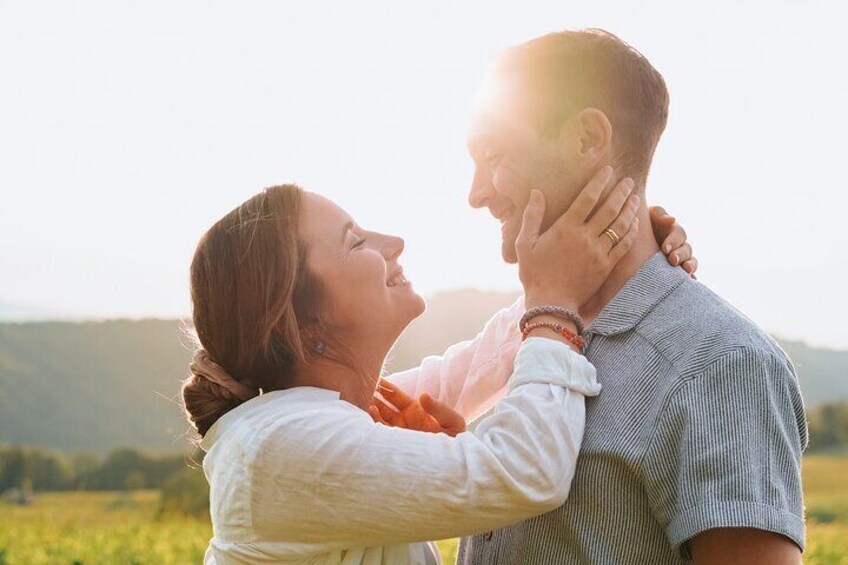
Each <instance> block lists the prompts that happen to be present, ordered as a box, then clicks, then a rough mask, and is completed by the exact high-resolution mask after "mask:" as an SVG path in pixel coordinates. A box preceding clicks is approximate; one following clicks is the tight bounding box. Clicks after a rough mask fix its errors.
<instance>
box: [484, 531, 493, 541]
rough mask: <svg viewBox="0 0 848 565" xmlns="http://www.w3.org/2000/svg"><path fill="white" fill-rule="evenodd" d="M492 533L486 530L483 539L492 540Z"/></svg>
mask: <svg viewBox="0 0 848 565" xmlns="http://www.w3.org/2000/svg"><path fill="white" fill-rule="evenodd" d="M492 533H493V532H486V533H485V534H483V539H484V540H486V541H489V540H491V539H492Z"/></svg>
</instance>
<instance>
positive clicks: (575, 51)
mask: <svg viewBox="0 0 848 565" xmlns="http://www.w3.org/2000/svg"><path fill="white" fill-rule="evenodd" d="M493 73H494V75H493V77H492V78H494V79H495V80H496V81H497V79H498V77H499V76H508V77H509V78H510V79H515V78H517V79H518V80H519V81H520V82H519V84H520V85H521V86H520V94H519V97H521V98H523V99H522V100H521V103H524V104H525V105H526V109H527V110H528V111H529V112H530V115H531V119H533V120H534V121H536V123H537V126H538V129H539V131H540V133H542V134H543V135H545V136H549V137H552V136H556V135H558V133H559V131H560V129H561V128H562V125H563V124H564V123H565V121H566V120H568V119H569V118H570V117H571V116H573V115H574V114H576V113H577V112H579V111H580V110H583V109H584V108H597V109H598V110H601V111H602V112H604V113H605V114H606V115H607V117H608V118H609V120H610V123H611V124H612V127H613V150H614V151H615V152H616V157H617V161H618V164H619V166H621V167H623V172H624V173H626V174H629V175H631V176H638V177H641V178H647V176H648V170H649V169H650V165H651V160H652V159H653V156H654V150H655V149H656V146H657V142H658V141H659V139H660V136H661V135H662V133H663V130H664V129H665V125H666V121H667V120H668V102H669V97H668V90H667V88H666V85H665V81H664V80H663V77H662V75H660V73H659V72H658V71H657V70H656V69H655V68H654V67H653V66H652V65H651V63H649V62H648V60H647V59H646V58H645V57H644V56H643V55H642V54H641V53H639V52H638V51H637V50H636V49H634V48H633V47H631V46H630V45H628V44H627V43H625V42H624V41H622V40H621V39H619V38H618V37H616V36H615V35H613V34H611V33H609V32H607V31H604V30H600V29H588V30H580V31H561V32H555V33H549V34H547V35H543V36H542V37H539V38H536V39H534V40H532V41H528V42H527V43H523V44H521V45H518V46H515V47H512V48H510V49H507V50H506V51H504V52H503V53H501V54H500V55H499V56H498V57H497V58H496V60H495V62H494V65H493Z"/></svg>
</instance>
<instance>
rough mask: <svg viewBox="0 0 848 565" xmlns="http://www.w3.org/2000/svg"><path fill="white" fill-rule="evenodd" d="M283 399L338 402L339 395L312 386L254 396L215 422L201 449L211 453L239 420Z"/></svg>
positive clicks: (201, 442) (208, 431) (204, 438)
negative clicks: (217, 442)
mask: <svg viewBox="0 0 848 565" xmlns="http://www.w3.org/2000/svg"><path fill="white" fill-rule="evenodd" d="M282 398H290V399H291V398H298V399H300V400H318V401H321V400H338V399H339V393H338V392H336V391H334V390H327V389H323V388H317V387H311V386H297V387H292V388H287V389H283V390H272V391H270V392H265V393H262V394H260V395H258V396H254V397H253V398H251V399H249V400H245V401H244V402H242V403H241V404H239V405H238V406H236V407H235V408H233V409H232V410H230V411H228V412H227V413H226V414H224V415H223V416H221V417H220V418H218V419H217V420H215V423H214V424H212V425H211V426H210V427H209V429H208V430H206V435H204V436H203V438H202V439H201V440H200V448H201V449H202V450H203V451H205V452H207V453H208V452H209V450H210V449H212V446H213V445H214V444H215V441H216V440H217V439H218V437H219V436H221V435H222V434H224V432H226V430H227V429H228V428H229V427H230V426H231V425H232V424H233V423H234V422H236V421H237V420H239V419H243V418H245V417H246V416H248V415H249V414H254V413H256V411H257V410H259V409H260V408H261V407H262V406H264V405H265V404H267V403H269V402H274V401H276V400H280V399H282Z"/></svg>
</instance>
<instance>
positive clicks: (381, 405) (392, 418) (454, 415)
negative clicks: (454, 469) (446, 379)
mask: <svg viewBox="0 0 848 565" xmlns="http://www.w3.org/2000/svg"><path fill="white" fill-rule="evenodd" d="M377 390H378V392H379V395H377V394H375V395H374V404H372V405H371V406H370V407H369V408H368V413H369V414H371V417H372V418H374V421H375V422H379V423H380V424H385V425H387V426H395V427H398V428H406V429H408V430H417V431H419V432H431V433H436V434H437V433H444V434H448V435H449V436H451V437H453V436H456V435H457V434H460V433H462V432H464V431H465V419H464V418H463V417H462V416H461V415H460V414H459V412H457V411H455V410H454V409H452V408H451V407H450V406H448V405H447V404H445V403H444V402H439V401H438V400H436V399H435V398H433V397H431V396H430V395H429V394H427V393H424V394H422V395H421V396H420V397H419V398H418V400H414V399H413V398H412V397H410V396H409V395H407V394H406V393H405V392H403V391H402V390H400V389H399V388H398V387H397V386H395V385H394V384H392V383H391V382H389V381H387V380H385V379H380V382H379V385H378V387H377Z"/></svg>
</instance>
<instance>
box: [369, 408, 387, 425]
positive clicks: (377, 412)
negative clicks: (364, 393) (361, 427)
mask: <svg viewBox="0 0 848 565" xmlns="http://www.w3.org/2000/svg"><path fill="white" fill-rule="evenodd" d="M368 413H369V414H370V415H371V418H372V419H373V420H374V421H375V422H377V423H378V424H383V425H384V426H388V425H389V423H388V422H386V421H385V420H384V419H383V416H381V415H380V410H379V409H378V408H377V407H376V406H374V405H373V404H372V405H371V406H369V407H368Z"/></svg>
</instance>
